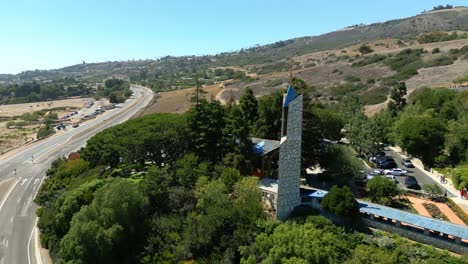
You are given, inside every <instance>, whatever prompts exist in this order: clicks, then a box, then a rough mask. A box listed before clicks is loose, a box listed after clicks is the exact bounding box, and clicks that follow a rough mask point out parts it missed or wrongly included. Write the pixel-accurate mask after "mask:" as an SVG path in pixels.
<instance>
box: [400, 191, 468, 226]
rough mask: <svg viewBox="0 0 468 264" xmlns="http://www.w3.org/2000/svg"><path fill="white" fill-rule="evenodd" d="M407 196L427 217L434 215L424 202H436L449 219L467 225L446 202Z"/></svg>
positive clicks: (415, 207)
mask: <svg viewBox="0 0 468 264" xmlns="http://www.w3.org/2000/svg"><path fill="white" fill-rule="evenodd" d="M404 197H405V198H407V199H408V200H409V201H410V202H411V204H412V205H413V207H414V209H416V211H418V214H420V215H423V216H427V217H432V216H431V214H430V213H429V212H428V211H427V210H426V208H425V207H424V206H423V203H428V204H434V205H435V206H437V208H439V210H440V211H442V213H444V215H445V216H447V218H448V220H449V221H450V222H452V223H454V224H459V225H464V226H466V225H465V223H464V222H463V221H462V220H461V219H460V218H459V217H458V216H457V215H456V214H455V213H454V212H453V211H452V209H450V207H448V206H447V205H446V204H444V203H436V202H433V201H431V200H428V199H421V198H417V197H414V196H404Z"/></svg>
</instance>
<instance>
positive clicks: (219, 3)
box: [0, 0, 468, 73]
mask: <svg viewBox="0 0 468 264" xmlns="http://www.w3.org/2000/svg"><path fill="white" fill-rule="evenodd" d="M439 4H443V5H446V4H451V5H455V6H458V5H468V0H464V1H461V0H453V1H443V0H442V1H432V0H424V1H422V0H418V1H412V0H404V1H403V0H392V1H390V0H389V1H375V0H366V1H365V0H356V1H350V0H342V1H337V0H327V1H319V0H317V1H315V0H236V1H234V0H231V1H229V0H212V1H207V0H164V1H162V0H153V1H151V0H112V1H110V0H0V34H1V37H0V73H18V72H21V71H24V70H34V69H53V68H60V67H63V66H68V65H72V64H77V63H81V62H82V61H86V62H101V61H109V60H112V61H114V60H129V59H152V58H156V57H161V56H165V55H174V56H177V55H192V54H195V55H203V54H215V53H219V52H223V51H232V50H238V49H240V48H246V47H251V46H254V45H255V44H267V43H272V42H275V41H278V40H285V39H289V38H294V37H301V36H310V35H319V34H322V33H327V32H330V31H333V30H336V29H340V28H343V27H345V26H349V25H352V24H358V23H372V22H381V21H386V20H390V19H396V18H402V17H408V16H413V15H416V14H418V13H420V12H421V11H423V10H425V9H431V8H432V7H433V6H434V5H439Z"/></svg>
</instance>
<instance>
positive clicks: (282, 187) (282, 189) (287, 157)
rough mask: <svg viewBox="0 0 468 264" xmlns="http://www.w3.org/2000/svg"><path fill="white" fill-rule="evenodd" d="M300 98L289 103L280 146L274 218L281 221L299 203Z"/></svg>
mask: <svg viewBox="0 0 468 264" xmlns="http://www.w3.org/2000/svg"><path fill="white" fill-rule="evenodd" d="M302 100H303V99H302V95H301V96H298V97H297V98H296V99H294V100H293V101H292V102H291V103H290V104H289V107H288V121H287V122H288V123H287V134H286V137H287V138H286V141H284V142H283V143H282V144H281V146H280V153H279V156H280V157H279V173H278V198H277V214H276V218H277V219H279V220H282V221H284V220H286V219H287V218H288V217H289V215H290V214H291V212H292V211H293V210H294V208H295V207H296V206H298V205H300V204H301V197H300V182H301V143H302Z"/></svg>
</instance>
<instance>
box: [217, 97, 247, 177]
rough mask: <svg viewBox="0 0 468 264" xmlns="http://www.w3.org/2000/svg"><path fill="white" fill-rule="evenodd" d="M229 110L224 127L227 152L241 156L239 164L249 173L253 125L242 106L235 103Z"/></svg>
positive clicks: (243, 170) (224, 143)
mask: <svg viewBox="0 0 468 264" xmlns="http://www.w3.org/2000/svg"><path fill="white" fill-rule="evenodd" d="M227 111H228V113H227V114H226V117H225V120H226V121H225V124H226V125H225V127H224V128H223V141H224V142H223V145H224V148H225V151H226V152H231V153H233V154H235V155H238V156H240V159H241V161H242V163H241V164H239V166H240V167H239V168H240V169H241V170H242V172H243V173H245V174H248V173H250V163H249V161H250V160H251V158H252V141H251V139H250V131H251V130H250V128H251V126H250V125H249V122H248V118H247V116H245V115H244V112H243V111H242V108H241V107H239V106H235V105H234V106H231V107H230V108H229V109H228V110H227Z"/></svg>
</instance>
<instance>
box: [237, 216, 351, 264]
mask: <svg viewBox="0 0 468 264" xmlns="http://www.w3.org/2000/svg"><path fill="white" fill-rule="evenodd" d="M353 241H355V238H354V237H353V235H350V234H347V233H346V232H344V231H343V230H342V229H341V228H338V227H336V226H334V225H333V224H332V223H331V221H330V220H328V219H326V218H324V217H322V216H313V217H308V218H307V220H306V221H305V223H304V224H299V223H294V222H286V223H284V224H282V225H279V226H278V227H276V228H275V229H274V231H273V232H272V233H271V234H266V233H262V234H260V235H258V236H257V237H256V239H255V242H254V243H253V244H252V245H250V246H246V247H243V248H241V254H242V260H241V263H248V264H251V263H252V264H253V263H290V261H292V260H295V261H300V262H299V263H304V262H306V263H341V262H343V261H344V260H346V259H347V257H348V256H349V255H350V252H351V250H352V246H351V245H352V243H353Z"/></svg>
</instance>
